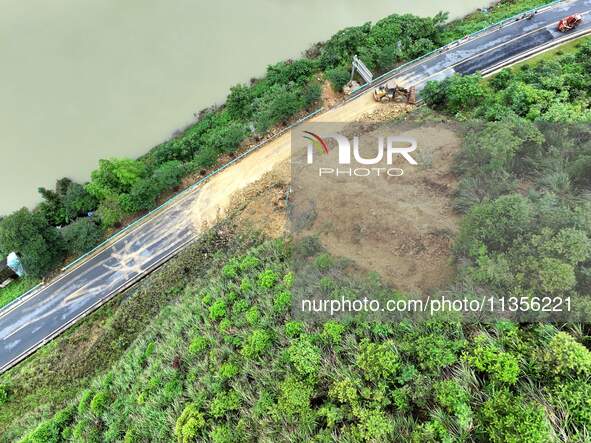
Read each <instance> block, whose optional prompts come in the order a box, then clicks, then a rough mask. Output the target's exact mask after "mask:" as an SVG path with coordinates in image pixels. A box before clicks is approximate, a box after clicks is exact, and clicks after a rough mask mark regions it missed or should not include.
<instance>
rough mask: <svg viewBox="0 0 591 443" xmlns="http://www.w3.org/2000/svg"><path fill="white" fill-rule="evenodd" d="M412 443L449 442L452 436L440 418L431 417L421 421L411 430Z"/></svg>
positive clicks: (451, 440)
mask: <svg viewBox="0 0 591 443" xmlns="http://www.w3.org/2000/svg"><path fill="white" fill-rule="evenodd" d="M411 441H412V443H439V442H442V443H451V442H453V441H454V440H453V437H452V435H451V434H450V432H449V430H448V429H447V428H446V427H445V425H444V424H443V423H442V422H441V420H438V419H433V420H429V421H428V422H425V423H421V424H420V425H418V426H417V427H416V429H414V430H413V432H412V436H411Z"/></svg>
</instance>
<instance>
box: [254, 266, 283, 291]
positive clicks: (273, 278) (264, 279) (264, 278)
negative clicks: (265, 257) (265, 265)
mask: <svg viewBox="0 0 591 443" xmlns="http://www.w3.org/2000/svg"><path fill="white" fill-rule="evenodd" d="M258 280H259V286H260V287H261V288H272V287H273V286H274V285H275V283H277V280H279V276H278V275H277V273H276V272H275V271H273V270H272V269H265V270H264V271H263V272H261V273H260V274H259V276H258Z"/></svg>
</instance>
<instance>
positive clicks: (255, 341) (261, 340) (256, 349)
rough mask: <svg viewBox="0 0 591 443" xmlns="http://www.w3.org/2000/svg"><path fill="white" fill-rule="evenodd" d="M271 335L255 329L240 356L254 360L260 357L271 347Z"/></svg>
mask: <svg viewBox="0 0 591 443" xmlns="http://www.w3.org/2000/svg"><path fill="white" fill-rule="evenodd" d="M271 343H272V341H271V335H270V334H269V332H267V331H266V330H264V329H255V330H254V331H253V332H252V333H251V334H250V335H249V336H248V337H247V339H246V342H245V343H244V345H243V347H242V355H244V356H245V357H247V358H254V357H258V356H260V355H262V354H263V353H264V352H266V351H267V350H268V349H269V348H270V347H271Z"/></svg>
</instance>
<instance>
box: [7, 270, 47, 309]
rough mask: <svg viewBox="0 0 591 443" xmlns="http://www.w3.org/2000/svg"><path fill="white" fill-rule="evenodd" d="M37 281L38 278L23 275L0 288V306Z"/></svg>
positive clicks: (22, 292) (25, 290) (31, 286)
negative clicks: (23, 276)
mask: <svg viewBox="0 0 591 443" xmlns="http://www.w3.org/2000/svg"><path fill="white" fill-rule="evenodd" d="M38 283H39V280H37V279H34V278H30V277H25V278H22V279H19V280H16V281H13V282H12V283H10V284H9V285H8V286H6V287H5V288H2V289H0V308H1V307H2V306H6V305H7V304H9V303H10V302H12V301H14V300H15V299H17V298H18V297H19V296H20V295H22V294H24V293H25V292H27V291H28V290H29V289H31V288H33V287H35V286H36V285H37V284H38Z"/></svg>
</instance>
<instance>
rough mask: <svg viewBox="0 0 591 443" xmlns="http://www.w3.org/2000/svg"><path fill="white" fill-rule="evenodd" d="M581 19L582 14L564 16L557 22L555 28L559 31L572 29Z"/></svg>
mask: <svg viewBox="0 0 591 443" xmlns="http://www.w3.org/2000/svg"><path fill="white" fill-rule="evenodd" d="M582 21H583V16H582V15H581V14H573V15H569V16H568V17H565V18H563V19H562V20H560V21H559V22H558V26H557V29H558V30H559V31H560V32H568V31H570V30H572V29H575V28H576V27H577V26H579V25H580V24H581V22H582Z"/></svg>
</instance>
